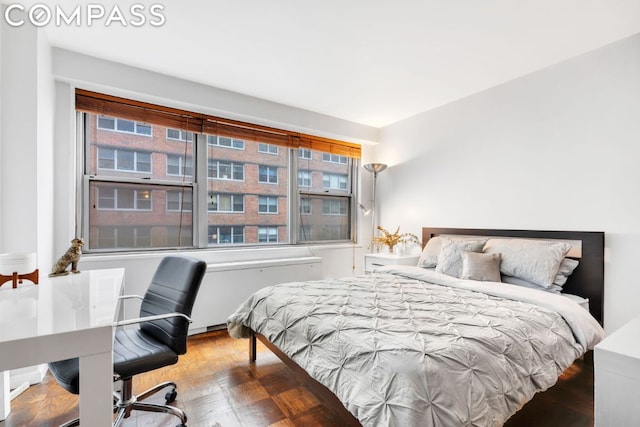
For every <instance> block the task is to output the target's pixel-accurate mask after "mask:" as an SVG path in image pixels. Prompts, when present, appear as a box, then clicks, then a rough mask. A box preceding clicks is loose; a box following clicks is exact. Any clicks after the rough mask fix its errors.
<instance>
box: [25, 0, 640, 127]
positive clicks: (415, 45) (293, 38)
mask: <svg viewBox="0 0 640 427" xmlns="http://www.w3.org/2000/svg"><path fill="white" fill-rule="evenodd" d="M31 3H35V2H31ZM55 3H57V4H59V5H60V7H61V8H62V9H63V10H65V11H66V12H67V13H69V12H70V11H71V10H73V8H74V7H76V6H77V5H79V4H83V5H84V6H82V7H83V8H84V9H82V11H81V13H83V14H85V13H86V3H87V2H81V1H79V0H60V1H57V2H55ZM91 3H94V2H91ZM131 3H132V2H124V1H122V0H121V1H119V2H114V1H102V2H100V4H102V5H104V6H105V8H106V11H107V13H109V11H110V10H112V7H113V5H114V4H117V5H118V6H119V7H120V8H121V9H122V10H123V15H124V17H125V18H126V19H127V20H129V19H132V18H133V17H132V16H131V14H130V13H129V9H128V8H129V4H131ZM136 3H142V4H145V5H146V6H147V9H146V10H145V13H146V14H147V18H148V19H152V17H151V16H150V15H148V12H147V11H148V7H149V6H150V5H151V4H153V3H155V4H160V5H162V6H164V10H163V11H162V13H163V15H164V16H165V18H166V22H165V23H164V25H162V26H159V27H154V26H151V25H150V24H149V22H147V23H146V24H145V25H143V26H141V27H134V26H132V25H127V26H126V27H123V26H122V25H121V24H119V23H118V22H117V21H116V22H114V23H112V24H111V25H110V26H108V27H107V26H105V25H104V23H105V19H102V20H97V21H96V22H95V23H94V24H93V25H92V26H91V27H89V26H87V25H86V22H85V18H86V15H82V19H83V21H82V24H81V25H80V26H79V27H77V26H73V25H72V26H68V25H61V26H56V25H52V24H49V25H47V26H46V27H45V28H46V31H47V33H48V37H49V39H50V41H51V43H52V45H54V46H59V47H63V48H66V49H70V50H74V51H77V52H81V53H85V54H88V55H93V56H97V57H101V58H104V59H109V60H113V61H117V62H122V63H125V64H129V65H133V66H138V67H142V68H145V69H149V70H153V71H157V72H160V73H165V74H169V75H172V76H177V77H181V78H185V79H188V80H192V81H197V82H201V83H205V84H207V85H210V86H215V87H218V88H223V89H228V90H231V91H234V92H239V93H242V94H247V95H251V96H255V97H259V98H264V99H267V100H270V101H275V102H279V103H282V104H287V105H290V106H295V107H300V108H303V109H307V110H311V111H315V112H319V113H324V114H328V115H331V116H335V117H339V118H343V119H346V120H350V121H354V122H358V123H362V124H366V125H370V126H374V127H382V126H385V125H388V124H391V123H394V122H396V121H398V120H402V119H404V118H407V117H410V116H412V115H415V114H417V113H420V112H422V111H426V110H429V109H432V108H435V107H438V106H440V105H443V104H446V103H449V102H452V101H454V100H457V99H460V98H463V97H465V96H468V95H470V94H473V93H476V92H479V91H482V90H484V89H487V88H489V87H492V86H495V85H498V84H501V83H503V82H506V81H509V80H512V79H514V78H517V77H520V76H523V75H525V74H528V73H531V72H533V71H536V70H539V69H541V68H544V67H547V66H549V65H552V64H554V63H558V62H560V61H563V60H566V59H568V58H571V57H574V56H576V55H579V54H581V53H584V52H588V51H590V50H593V49H596V48H598V47H601V46H604V45H606V44H609V43H611V42H614V41H616V40H619V39H622V38H625V37H628V36H630V35H633V34H635V33H638V32H640V0H598V1H596V0H519V1H513V0H482V1H480V0H413V1H407V0H394V1H391V0H384V1H383V0H180V1H178V0H156V1H152V2H150V1H138V2H136ZM22 4H28V2H23V3H22ZM94 4H95V3H94Z"/></svg>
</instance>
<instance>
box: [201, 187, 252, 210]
mask: <svg viewBox="0 0 640 427" xmlns="http://www.w3.org/2000/svg"><path fill="white" fill-rule="evenodd" d="M209 212H244V195H242V194H219V193H214V192H212V191H210V192H209Z"/></svg>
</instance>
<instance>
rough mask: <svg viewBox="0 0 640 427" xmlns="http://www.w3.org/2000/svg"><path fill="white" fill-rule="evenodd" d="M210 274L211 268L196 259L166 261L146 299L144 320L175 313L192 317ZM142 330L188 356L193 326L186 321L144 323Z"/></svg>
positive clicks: (170, 320) (143, 306) (159, 269)
mask: <svg viewBox="0 0 640 427" xmlns="http://www.w3.org/2000/svg"><path fill="white" fill-rule="evenodd" d="M206 270H207V264H206V263H205V262H204V261H202V260H198V259H195V258H191V257H186V256H167V257H165V258H163V259H162V261H160V265H158V268H157V270H156V272H155V274H154V275H153V279H151V284H150V285H149V288H148V289H147V292H146V293H145V295H144V300H143V301H142V305H141V307H140V317H145V316H153V315H158V314H166V313H173V312H177V313H183V314H186V315H187V316H191V309H192V308H193V303H194V302H195V300H196V295H197V294H198V289H200V282H202V278H203V277H204V273H205V271H206ZM140 329H141V330H142V331H144V332H145V333H147V334H149V335H152V336H153V337H154V338H156V339H158V340H160V341H162V342H163V343H164V344H166V345H167V346H169V347H171V348H172V349H173V350H174V351H175V352H176V353H177V354H184V353H186V352H187V332H188V330H189V322H187V320H186V319H184V318H182V317H174V318H170V319H164V320H156V321H153V322H144V323H142V324H141V325H140Z"/></svg>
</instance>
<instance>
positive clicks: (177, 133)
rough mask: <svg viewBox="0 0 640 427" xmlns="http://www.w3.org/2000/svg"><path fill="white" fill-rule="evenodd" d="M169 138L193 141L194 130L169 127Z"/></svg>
mask: <svg viewBox="0 0 640 427" xmlns="http://www.w3.org/2000/svg"><path fill="white" fill-rule="evenodd" d="M167 139H172V140H174V141H188V142H193V132H187V131H184V130H180V129H170V128H167Z"/></svg>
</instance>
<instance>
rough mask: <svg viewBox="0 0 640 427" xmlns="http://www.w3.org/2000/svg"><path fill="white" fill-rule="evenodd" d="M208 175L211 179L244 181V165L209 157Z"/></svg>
mask: <svg viewBox="0 0 640 427" xmlns="http://www.w3.org/2000/svg"><path fill="white" fill-rule="evenodd" d="M208 176H209V178H210V179H229V180H234V181H244V165H243V164H242V163H233V162H225V161H222V160H215V159H209V167H208Z"/></svg>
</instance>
